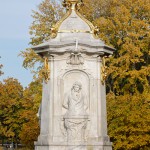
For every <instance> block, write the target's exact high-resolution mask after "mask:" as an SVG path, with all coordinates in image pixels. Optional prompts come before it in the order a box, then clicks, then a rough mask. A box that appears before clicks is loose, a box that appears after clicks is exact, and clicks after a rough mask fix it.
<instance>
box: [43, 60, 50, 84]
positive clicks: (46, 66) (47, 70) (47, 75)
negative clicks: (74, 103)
mask: <svg viewBox="0 0 150 150" xmlns="http://www.w3.org/2000/svg"><path fill="white" fill-rule="evenodd" d="M42 76H43V78H44V80H45V83H47V82H48V80H49V79H50V66H49V62H48V58H47V57H44V68H43V71H42Z"/></svg>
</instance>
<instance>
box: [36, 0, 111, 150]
mask: <svg viewBox="0 0 150 150" xmlns="http://www.w3.org/2000/svg"><path fill="white" fill-rule="evenodd" d="M63 5H64V6H65V7H66V8H67V9H68V11H67V13H66V15H65V16H64V18H63V19H62V20H60V21H59V22H58V23H57V24H56V26H54V27H53V28H52V29H51V33H52V34H51V35H52V36H51V38H50V39H49V41H47V42H46V43H43V44H40V45H38V46H35V47H33V49H34V51H35V52H36V53H37V54H39V55H40V56H41V57H43V58H44V59H45V69H46V72H45V81H44V82H43V96H42V102H41V110H40V135H39V137H38V140H37V142H35V150H112V143H111V142H110V140H109V137H108V135H107V115H106V91H105V77H106V74H105V60H104V59H105V57H107V56H109V55H111V54H112V53H113V52H114V49H113V48H111V47H109V46H107V45H105V44H104V42H102V41H101V40H100V39H98V38H97V33H98V30H97V28H95V27H94V26H93V25H92V24H91V23H90V22H89V21H88V20H86V19H85V18H84V17H83V16H81V15H80V14H79V12H78V10H79V9H80V6H81V1H79V0H65V1H64V3H63Z"/></svg>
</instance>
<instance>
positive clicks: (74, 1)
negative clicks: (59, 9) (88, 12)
mask: <svg viewBox="0 0 150 150" xmlns="http://www.w3.org/2000/svg"><path fill="white" fill-rule="evenodd" d="M62 5H63V6H64V7H66V8H67V9H68V10H69V9H76V10H79V9H80V7H81V6H82V5H83V0H64V1H63V3H62Z"/></svg>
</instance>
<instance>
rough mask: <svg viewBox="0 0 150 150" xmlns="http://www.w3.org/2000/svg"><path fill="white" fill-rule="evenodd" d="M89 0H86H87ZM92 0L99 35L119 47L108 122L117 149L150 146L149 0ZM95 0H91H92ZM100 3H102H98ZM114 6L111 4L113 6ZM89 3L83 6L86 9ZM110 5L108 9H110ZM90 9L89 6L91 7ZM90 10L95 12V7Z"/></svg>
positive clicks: (113, 62)
mask: <svg viewBox="0 0 150 150" xmlns="http://www.w3.org/2000/svg"><path fill="white" fill-rule="evenodd" d="M85 1H86V0H85ZM87 2H88V5H91V6H93V7H96V8H101V7H103V6H105V5H106V6H107V7H105V9H104V10H105V12H103V11H102V10H99V11H96V12H95V15H94V16H92V15H93V14H92V15H90V13H89V14H88V15H87V17H88V18H90V19H91V18H92V19H91V21H93V23H94V24H95V25H96V26H98V27H99V29H100V35H99V37H100V38H101V39H103V40H104V41H105V42H106V43H107V44H109V45H111V46H113V47H115V48H116V52H115V53H114V55H113V57H111V58H110V59H109V60H108V62H107V65H108V66H109V68H108V70H107V72H108V79H107V92H108V95H107V100H108V104H107V105H108V125H109V135H110V136H111V139H112V141H113V143H114V149H118V150H127V149H129V150H139V149H148V147H149V146H150V135H149V132H150V128H149V125H148V124H149V123H150V119H149V118H150V109H149V101H150V94H149V93H150V88H149V87H150V51H149V48H150V47H149V45H150V44H149V41H150V32H149V18H150V13H149V12H150V6H149V5H148V4H149V1H148V0H138V1H136V0H131V1H128V0H121V1H120V0H110V1H109V3H107V2H108V1H106V2H104V3H98V1H97V3H96V5H95V6H94V4H92V3H94V2H95V1H94V2H93V1H92V2H89V1H87ZM90 3H91V4H90ZM98 5H99V6H98ZM110 6H111V7H110ZM87 8H88V7H86V6H84V7H83V13H84V12H86V10H87ZM107 8H108V9H107ZM88 9H89V8H88ZM88 11H91V12H94V9H92V7H91V9H89V10H88Z"/></svg>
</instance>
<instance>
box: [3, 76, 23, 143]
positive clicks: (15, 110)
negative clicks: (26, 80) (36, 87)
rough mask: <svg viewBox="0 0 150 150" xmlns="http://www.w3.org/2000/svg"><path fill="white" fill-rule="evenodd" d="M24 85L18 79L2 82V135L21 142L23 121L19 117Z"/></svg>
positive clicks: (7, 138) (4, 137)
mask: <svg viewBox="0 0 150 150" xmlns="http://www.w3.org/2000/svg"><path fill="white" fill-rule="evenodd" d="M22 96H23V87H22V85H21V84H20V83H19V82H18V80H17V79H14V78H8V79H5V80H4V81H3V82H0V120H1V121H0V136H1V138H3V139H6V140H8V141H9V140H10V141H14V142H15V143H19V137H18V135H19V133H20V129H21V124H22V121H21V120H20V119H19V117H20V116H19V115H20V109H21V107H22V106H21V101H22Z"/></svg>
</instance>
